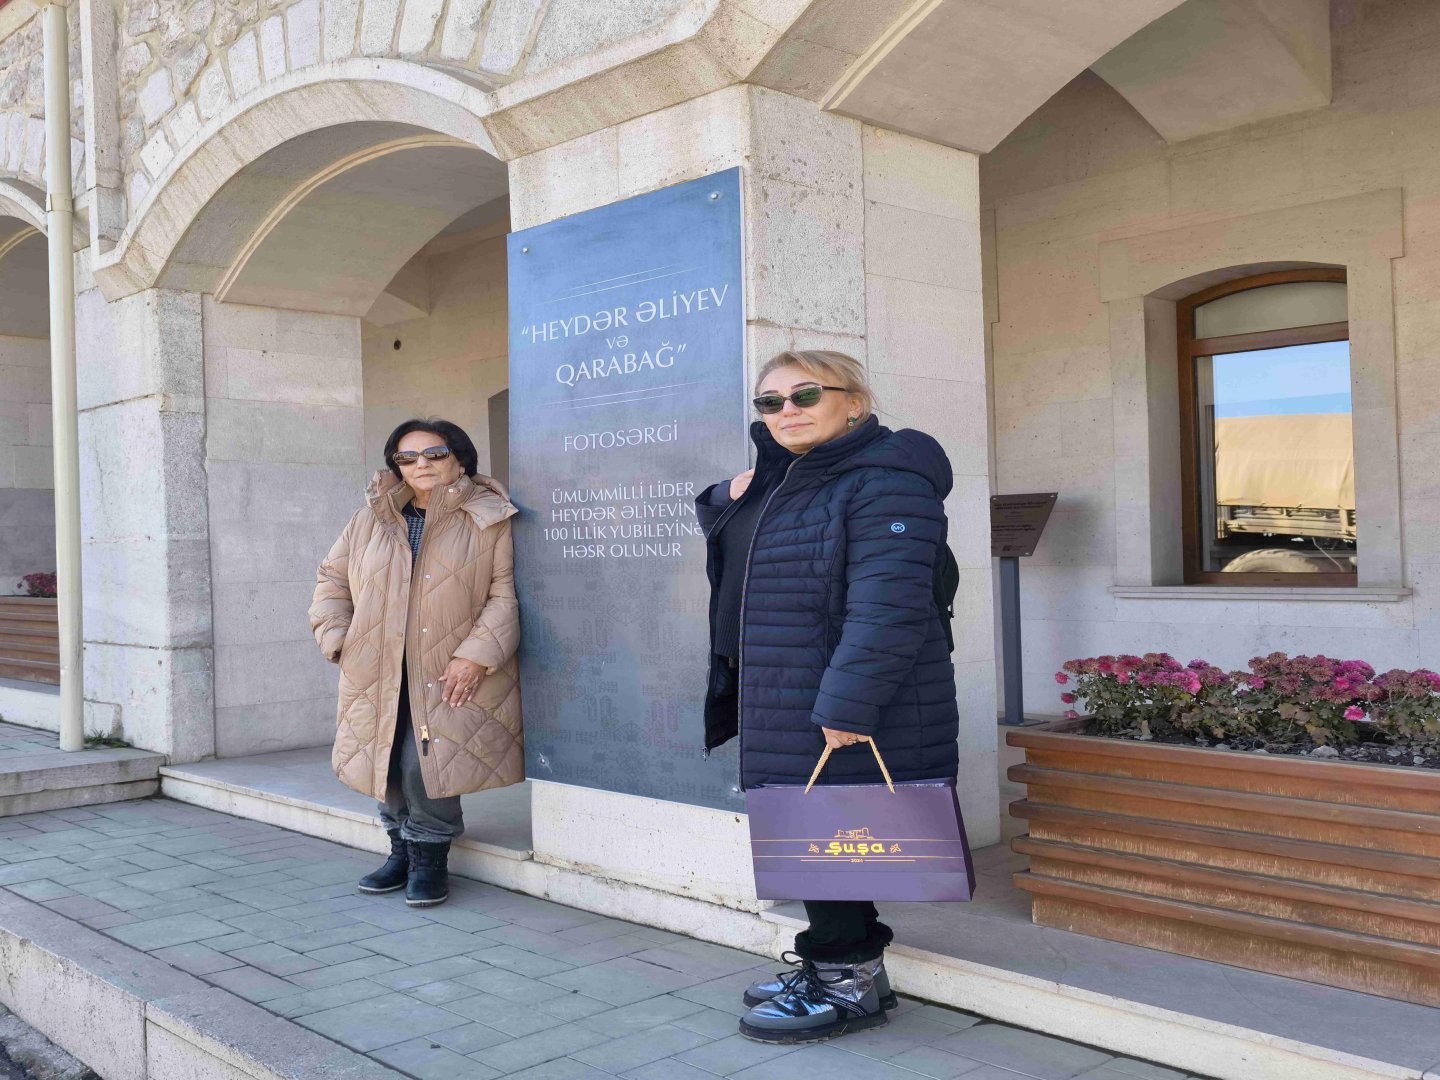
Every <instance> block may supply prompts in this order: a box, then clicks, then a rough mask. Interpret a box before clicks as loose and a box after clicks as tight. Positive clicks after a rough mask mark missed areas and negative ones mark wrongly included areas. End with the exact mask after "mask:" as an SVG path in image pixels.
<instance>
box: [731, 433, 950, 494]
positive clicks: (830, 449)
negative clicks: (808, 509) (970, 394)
mask: <svg viewBox="0 0 1440 1080" xmlns="http://www.w3.org/2000/svg"><path fill="white" fill-rule="evenodd" d="M750 437H751V439H753V440H754V442H755V445H756V447H757V448H758V449H759V461H760V462H769V461H772V460H784V461H789V460H790V459H791V458H792V457H793V455H792V454H791V453H790V452H789V451H788V450H786V449H785V448H784V447H783V446H781V445H780V444H779V443H777V442H776V441H775V438H774V436H772V435H771V434H770V429H769V428H768V427H766V426H765V422H764V421H763V420H757V421H756V422H755V423H754V424H752V425H751V426H750ZM795 467H796V468H797V469H803V470H805V471H807V472H808V471H810V470H812V469H816V470H821V471H823V472H825V473H826V474H827V475H830V476H838V475H840V474H841V473H845V472H850V471H851V470H853V469H875V468H880V469H900V470H902V471H904V472H913V473H916V474H917V475H919V476H923V477H924V478H925V479H926V480H928V481H929V482H930V486H931V487H933V488H934V489H935V493H936V494H937V495H939V496H940V498H942V499H943V498H945V496H947V495H949V494H950V489H951V487H953V486H954V479H955V478H954V473H953V472H952V471H951V469H950V459H949V458H948V457H946V456H945V451H944V449H943V448H942V447H941V446H940V444H939V443H938V442H936V441H935V439H934V438H932V437H931V436H929V435H926V434H925V433H924V432H923V431H916V430H915V429H914V428H904V429H902V430H900V431H891V430H890V429H889V428H887V427H883V426H882V425H881V424H880V421H878V420H876V419H875V417H874V416H871V417H870V418H869V419H867V420H866V421H865V422H864V423H863V424H861V425H859V426H858V427H857V428H855V430H854V431H847V432H846V433H845V434H844V435H842V436H840V438H838V439H832V440H830V441H829V442H827V443H821V444H820V445H819V446H817V447H815V448H814V449H813V450H811V451H810V452H809V453H807V454H805V455H804V456H803V457H802V458H801V459H800V462H799V464H797V465H796V466H795Z"/></svg>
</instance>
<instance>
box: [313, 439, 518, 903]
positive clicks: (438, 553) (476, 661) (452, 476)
mask: <svg viewBox="0 0 1440 1080" xmlns="http://www.w3.org/2000/svg"><path fill="white" fill-rule="evenodd" d="M385 457H386V461H387V463H388V464H389V466H390V467H389V468H387V469H382V470H381V471H379V472H378V473H376V474H375V477H374V479H373V480H372V481H371V483H370V487H369V489H368V490H367V492H366V505H365V506H363V507H361V509H360V510H358V511H357V512H356V513H355V515H354V517H352V518H351V519H350V523H349V524H348V525H347V526H346V527H345V531H344V532H343V533H342V534H341V536H340V539H339V540H337V541H336V542H335V546H334V547H333V548H331V550H330V553H329V554H328V555H327V556H326V557H325V561H324V562H323V563H321V565H320V570H319V573H318V575H317V584H316V587H315V596H314V601H313V603H312V604H311V606H310V625H311V627H312V629H313V630H314V632H315V639H316V641H317V642H318V643H319V645H320V650H321V652H322V653H324V655H325V658H326V659H327V660H331V661H333V662H336V663H338V664H339V665H340V702H339V711H338V716H337V720H336V733H335V749H334V753H333V757H332V763H333V765H334V768H335V773H336V775H337V776H339V778H340V779H341V780H342V781H344V782H345V783H346V784H347V785H349V786H350V787H352V788H354V789H355V790H356V791H359V792H361V793H363V794H366V795H370V796H372V797H374V798H376V799H378V800H380V817H381V820H382V822H383V823H384V825H385V827H386V831H387V832H388V833H389V834H390V842H391V854H390V858H389V860H387V862H386V863H385V865H384V866H382V867H381V868H380V869H379V870H377V871H376V872H375V873H373V874H370V875H368V876H367V877H365V878H364V879H362V880H361V882H360V889H361V891H362V892H369V893H378V892H391V891H394V890H397V889H399V888H401V887H404V888H405V889H406V901H407V903H410V904H412V905H414V906H427V905H429V904H436V903H440V902H442V901H443V900H444V899H445V897H446V895H447V888H446V862H447V857H448V852H449V843H450V840H451V839H453V838H454V837H455V836H458V835H459V834H460V833H461V831H463V822H462V819H461V814H460V798H459V797H460V796H461V795H463V794H467V793H469V792H472V791H481V790H483V789H486V788H493V787H502V786H505V785H507V784H514V783H518V782H520V781H521V780H523V779H524V778H525V755H524V735H523V728H522V725H521V716H520V690H519V675H518V670H517V663H516V656H515V654H516V650H517V648H518V646H519V641H520V618H519V608H518V605H517V603H516V600H515V583H514V574H513V570H514V556H513V546H512V541H511V527H510V519H511V518H512V517H513V516H514V514H515V513H516V510H515V507H514V506H513V505H512V504H511V503H510V500H509V497H508V495H507V494H506V492H505V489H504V488H503V487H502V486H501V485H500V484H499V483H498V482H497V481H495V480H492V479H490V478H489V477H485V476H481V475H478V474H477V473H476V453H475V448H474V445H473V444H472V443H471V441H470V439H469V437H468V436H466V435H465V433H464V432H463V431H462V430H461V429H460V428H458V427H457V426H455V425H454V424H451V423H449V422H447V421H444V420H436V419H431V420H411V421H407V422H406V423H404V424H401V425H400V426H399V427H398V428H396V430H395V432H394V433H392V435H391V436H390V438H389V439H388V440H387V442H386V447H385Z"/></svg>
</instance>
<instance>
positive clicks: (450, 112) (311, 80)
mask: <svg viewBox="0 0 1440 1080" xmlns="http://www.w3.org/2000/svg"><path fill="white" fill-rule="evenodd" d="M486 111H488V110H487V108H486V95H485V94H484V92H483V91H480V90H477V89H476V88H474V87H472V86H470V85H468V84H467V83H465V82H462V81H461V80H459V79H457V78H455V77H453V76H451V75H448V74H445V73H443V72H437V71H435V70H433V69H430V68H427V67H423V66H421V65H417V64H413V63H410V62H408V61H403V60H370V59H363V60H362V59H354V60H348V61H344V62H342V63H338V64H331V65H326V66H325V67H324V68H312V69H305V70H302V71H296V72H291V73H289V74H287V75H285V76H283V77H282V78H279V79H275V80H272V81H271V82H269V83H266V84H265V85H264V86H262V87H261V88H260V89H258V90H257V91H255V92H254V93H253V94H251V95H249V96H247V97H245V98H241V99H239V100H237V101H234V102H232V103H230V105H228V106H227V107H226V108H225V109H223V110H222V111H221V112H219V113H218V114H217V115H216V116H215V117H214V118H213V119H211V120H210V121H209V122H208V123H206V124H205V125H204V126H203V127H202V128H201V129H200V130H199V131H198V132H197V133H196V134H195V136H194V137H193V138H192V139H191V140H190V141H189V142H188V143H187V144H186V145H184V146H182V147H181V148H180V149H179V150H178V151H177V153H176V154H175V156H174V158H173V159H172V160H171V161H170V162H169V164H168V165H167V166H166V167H165V169H164V171H163V172H161V174H160V175H159V176H158V177H157V178H156V180H155V183H154V185H153V187H152V188H151V189H150V190H149V191H148V192H147V193H146V194H145V196H144V197H143V199H142V200H141V201H140V202H139V204H138V205H137V206H134V207H132V208H131V215H130V220H129V222H128V224H127V225H126V228H125V231H124V232H123V233H122V234H121V236H120V238H119V240H118V241H117V242H116V244H115V246H114V248H112V249H111V250H110V251H109V252H107V253H106V254H105V255H103V256H102V257H100V258H98V259H97V260H96V266H95V277H96V280H97V282H98V283H99V284H100V286H101V288H102V289H103V290H104V291H105V294H106V296H107V297H108V298H110V299H112V300H114V299H117V298H119V297H122V296H126V295H129V294H131V293H134V292H137V291H139V290H142V289H146V288H150V287H153V286H156V285H167V286H172V287H178V288H184V289H188V290H192V291H200V292H211V291H214V290H215V289H216V288H217V287H219V286H221V285H222V284H225V283H226V282H227V280H228V277H227V275H229V273H230V271H231V269H232V267H233V264H234V262H235V260H236V259H237V258H240V257H241V256H242V254H243V253H244V252H245V250H246V249H247V247H248V246H251V241H252V239H253V238H254V237H255V236H256V234H257V233H260V232H262V231H265V230H266V229H271V230H273V228H274V226H275V222H274V220H273V219H274V214H275V211H276V210H277V208H280V207H282V206H283V205H284V204H286V202H287V200H289V201H290V202H292V203H293V202H294V201H295V199H294V197H295V193H296V192H297V190H298V189H300V188H302V187H305V186H307V185H313V184H314V182H315V179H316V177H318V176H321V175H322V174H324V173H326V171H327V170H330V169H332V168H333V166H334V165H335V163H336V162H340V161H342V160H344V159H347V158H355V159H357V160H359V159H364V158H365V157H366V155H367V152H369V151H371V150H373V149H374V148H377V147H382V146H384V145H385V144H399V143H403V142H405V141H406V140H417V144H416V146H415V147H412V149H418V144H419V142H423V141H424V140H425V139H426V138H428V139H429V140H431V143H432V149H433V150H434V151H435V152H443V150H444V149H445V148H449V149H450V151H451V152H452V153H468V154H469V155H471V156H472V159H473V160H474V161H475V162H477V163H480V162H485V163H488V164H489V165H492V166H493V167H495V168H497V169H501V170H503V166H501V165H500V164H499V162H498V160H497V159H496V156H495V153H494V146H493V144H492V142H491V140H490V137H489V135H488V134H487V133H486V130H485V128H484V126H483V124H482V122H481V117H482V115H483V114H484V113H485V112H486ZM380 156H383V155H380ZM222 192H224V193H225V195H226V197H225V198H224V199H219V198H217V197H218V196H220V195H221V193H222ZM427 239H429V237H428V236H425V237H423V238H421V239H418V240H417V242H416V243H417V246H418V244H419V243H423V242H424V240H427Z"/></svg>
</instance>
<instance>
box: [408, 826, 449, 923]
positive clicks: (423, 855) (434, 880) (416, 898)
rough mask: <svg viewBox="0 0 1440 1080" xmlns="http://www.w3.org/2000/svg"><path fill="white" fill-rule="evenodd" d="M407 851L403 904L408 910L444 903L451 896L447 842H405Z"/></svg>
mask: <svg viewBox="0 0 1440 1080" xmlns="http://www.w3.org/2000/svg"><path fill="white" fill-rule="evenodd" d="M406 843H407V844H408V845H409V848H410V880H409V881H407V882H406V883H405V903H407V904H409V905H410V906H411V907H433V906H434V905H436V904H443V903H444V902H445V899H446V898H447V897H448V896H449V895H450V871H449V869H448V868H447V866H446V861H447V860H448V858H449V856H450V842H449V841H448V840H447V841H445V842H444V843H440V844H422V843H420V842H419V841H418V840H408V841H406Z"/></svg>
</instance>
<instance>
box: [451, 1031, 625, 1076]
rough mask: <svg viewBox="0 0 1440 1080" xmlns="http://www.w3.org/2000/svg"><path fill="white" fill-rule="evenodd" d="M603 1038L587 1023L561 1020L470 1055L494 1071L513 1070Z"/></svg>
mask: <svg viewBox="0 0 1440 1080" xmlns="http://www.w3.org/2000/svg"><path fill="white" fill-rule="evenodd" d="M605 1041H606V1037H605V1036H604V1035H601V1034H600V1033H599V1032H597V1031H591V1030H590V1029H589V1028H587V1027H581V1026H580V1025H579V1024H561V1025H560V1026H559V1027H555V1028H550V1029H549V1030H547V1031H539V1032H536V1033H535V1034H534V1035H526V1036H524V1037H523V1038H519V1039H511V1040H510V1041H509V1042H505V1043H497V1044H495V1045H494V1046H488V1047H485V1048H484V1049H483V1050H477V1051H475V1052H473V1053H472V1054H471V1055H470V1056H471V1057H472V1058H474V1059H475V1060H476V1061H480V1062H483V1063H484V1064H486V1065H488V1066H490V1067H491V1068H492V1069H495V1070H496V1071H497V1072H501V1073H514V1072H520V1071H521V1070H522V1069H528V1068H530V1067H531V1066H533V1065H539V1064H541V1063H543V1062H546V1061H553V1060H554V1059H555V1058H560V1057H565V1056H567V1055H570V1054H574V1053H575V1052H576V1051H577V1050H586V1049H589V1048H590V1047H592V1046H595V1045H596V1044H597V1043H602V1042H605Z"/></svg>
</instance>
